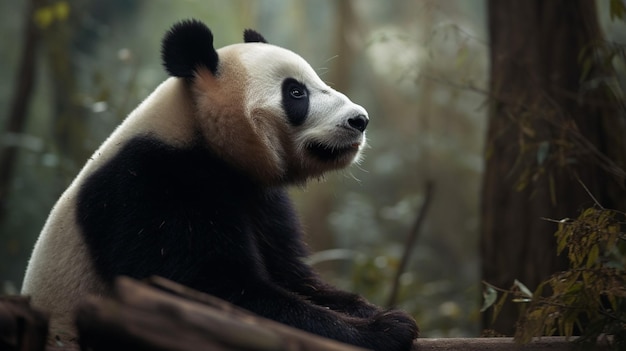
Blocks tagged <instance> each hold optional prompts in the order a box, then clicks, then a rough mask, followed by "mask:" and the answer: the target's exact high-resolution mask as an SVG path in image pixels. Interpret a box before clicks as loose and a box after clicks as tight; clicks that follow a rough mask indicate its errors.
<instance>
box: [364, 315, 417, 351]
mask: <svg viewBox="0 0 626 351" xmlns="http://www.w3.org/2000/svg"><path fill="white" fill-rule="evenodd" d="M367 329H368V334H370V337H371V341H372V346H373V348H374V349H375V350H388V351H408V350H411V348H412V346H413V341H414V340H415V339H416V338H417V337H418V336H419V328H418V327H417V324H416V323H415V319H413V317H411V316H410V315H409V314H408V313H406V312H403V311H400V310H387V311H382V312H380V313H378V314H377V315H375V316H373V317H371V318H370V319H368V323H367Z"/></svg>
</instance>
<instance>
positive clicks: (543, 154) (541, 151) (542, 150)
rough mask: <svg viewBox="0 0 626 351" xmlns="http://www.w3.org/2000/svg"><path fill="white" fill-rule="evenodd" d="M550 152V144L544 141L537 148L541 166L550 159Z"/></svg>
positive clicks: (538, 160) (538, 162)
mask: <svg viewBox="0 0 626 351" xmlns="http://www.w3.org/2000/svg"><path fill="white" fill-rule="evenodd" d="M549 152H550V142H549V141H542V142H540V143H539V147H538V148H537V164H539V165H541V164H543V162H544V161H545V160H546V158H548V154H549Z"/></svg>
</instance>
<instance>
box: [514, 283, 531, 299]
mask: <svg viewBox="0 0 626 351" xmlns="http://www.w3.org/2000/svg"><path fill="white" fill-rule="evenodd" d="M513 285H515V286H516V287H517V288H518V289H519V290H520V291H521V292H522V294H524V295H525V296H527V297H529V298H532V297H533V293H532V292H530V289H528V288H527V287H526V285H524V283H522V282H520V281H519V280H517V279H515V281H514V282H513Z"/></svg>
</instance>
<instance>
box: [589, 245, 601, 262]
mask: <svg viewBox="0 0 626 351" xmlns="http://www.w3.org/2000/svg"><path fill="white" fill-rule="evenodd" d="M598 256H600V247H599V246H598V244H595V245H593V246H592V247H591V250H589V253H588V254H587V264H586V266H587V268H591V267H593V266H594V265H595V263H596V261H597V260H598Z"/></svg>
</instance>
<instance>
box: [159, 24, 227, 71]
mask: <svg viewBox="0 0 626 351" xmlns="http://www.w3.org/2000/svg"><path fill="white" fill-rule="evenodd" d="M161 58H162V60H163V66H164V67H165V70H166V71H167V72H168V73H169V74H170V75H171V76H173V77H181V78H193V77H194V75H195V71H196V69H198V68H199V67H201V66H203V67H206V68H208V69H209V70H210V71H211V72H213V74H217V64H218V61H219V59H218V56H217V51H215V48H214V47H213V34H212V33H211V30H210V29H209V28H208V27H207V26H206V25H204V23H202V22H199V21H196V20H186V21H182V22H178V23H176V24H174V25H173V26H172V28H171V29H170V30H169V31H168V32H167V33H166V34H165V37H164V38H163V43H162V47H161Z"/></svg>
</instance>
